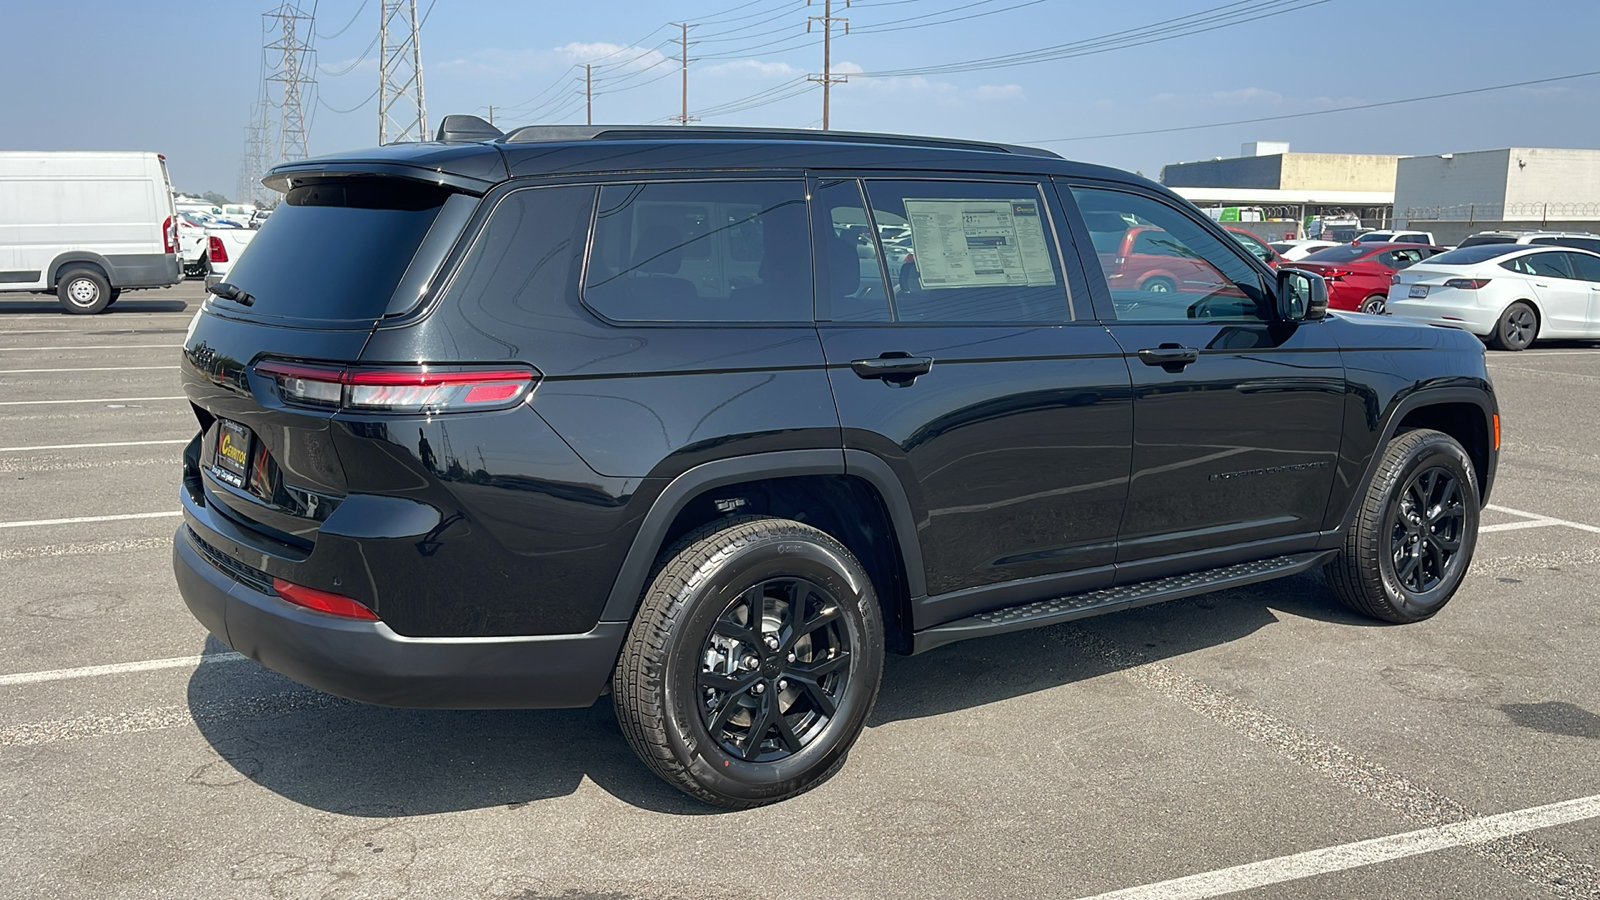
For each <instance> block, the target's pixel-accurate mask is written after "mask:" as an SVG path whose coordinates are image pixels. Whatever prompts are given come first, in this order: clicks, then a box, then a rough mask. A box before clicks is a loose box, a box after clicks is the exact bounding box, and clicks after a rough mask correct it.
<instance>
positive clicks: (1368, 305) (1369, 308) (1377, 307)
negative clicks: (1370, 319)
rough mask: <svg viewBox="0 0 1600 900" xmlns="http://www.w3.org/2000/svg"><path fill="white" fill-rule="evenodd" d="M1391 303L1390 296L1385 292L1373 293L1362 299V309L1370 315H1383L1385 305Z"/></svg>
mask: <svg viewBox="0 0 1600 900" xmlns="http://www.w3.org/2000/svg"><path fill="white" fill-rule="evenodd" d="M1388 305H1389V298H1388V297H1386V296H1384V295H1383V294H1373V295H1372V296H1371V297H1368V298H1367V299H1365V300H1363V301H1361V311H1362V312H1364V313H1366V314H1367V315H1369V316H1381V315H1383V310H1384V307H1386V306H1388Z"/></svg>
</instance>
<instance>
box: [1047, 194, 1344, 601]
mask: <svg viewBox="0 0 1600 900" xmlns="http://www.w3.org/2000/svg"><path fill="white" fill-rule="evenodd" d="M1061 187H1063V188H1064V189H1065V191H1064V192H1065V193H1066V194H1067V195H1068V197H1070V198H1073V199H1075V201H1076V206H1077V207H1078V208H1079V209H1081V210H1082V219H1081V220H1079V221H1084V222H1086V223H1087V226H1086V227H1087V228H1088V229H1089V231H1090V232H1091V235H1090V236H1091V241H1092V242H1093V243H1094V244H1100V243H1101V242H1103V241H1106V240H1108V239H1110V238H1111V237H1112V236H1108V235H1101V234H1093V230H1094V229H1095V228H1096V227H1098V226H1100V225H1113V223H1118V222H1120V223H1123V227H1127V228H1136V227H1154V228H1159V229H1160V230H1161V231H1162V233H1163V234H1164V235H1165V236H1166V237H1165V239H1166V240H1168V241H1170V242H1171V245H1172V250H1173V252H1174V253H1177V254H1179V255H1181V256H1183V257H1184V258H1186V259H1189V260H1191V261H1192V262H1193V263H1195V264H1196V265H1204V266H1206V268H1207V271H1208V274H1207V275H1206V276H1204V277H1197V278H1195V279H1193V280H1191V281H1190V282H1188V283H1186V284H1184V285H1181V286H1179V288H1178V289H1177V290H1176V291H1172V292H1152V291H1148V290H1144V291H1140V290H1126V289H1108V288H1105V287H1100V290H1102V291H1105V293H1103V294H1100V296H1099V297H1098V298H1097V299H1098V301H1099V302H1098V303H1097V309H1098V310H1099V311H1100V314H1101V315H1102V317H1103V318H1104V319H1105V322H1106V326H1107V328H1108V329H1109V330H1110V332H1111V333H1112V335H1113V336H1114V337H1115V338H1116V341H1117V344H1118V345H1119V347H1120V352H1121V353H1122V355H1123V358H1124V359H1125V360H1126V362H1127V365H1128V369H1129V371H1130V372H1131V373H1132V378H1133V389H1134V401H1133V419H1134V444H1133V473H1132V482H1131V484H1130V486H1129V490H1128V505H1127V511H1126V513H1125V514H1124V516H1123V520H1122V527H1121V529H1120V530H1119V533H1118V549H1117V553H1116V560H1117V580H1118V581H1119V582H1128V581H1139V580H1143V579H1146V578H1151V577H1159V576H1161V575H1166V574H1172V573H1175V572H1181V571H1188V570H1192V569H1195V568H1200V567H1203V566H1204V565H1222V564H1226V563H1230V562H1238V561H1243V560H1246V559H1251V558H1261V557H1265V556H1270V555H1274V554H1276V553H1284V552H1292V551H1294V550H1300V549H1306V548H1308V547H1309V546H1311V545H1312V544H1314V543H1315V541H1316V537H1317V532H1318V531H1319V530H1320V529H1321V527H1322V520H1323V516H1324V512H1325V510H1326V507H1327V503H1328V496H1329V491H1330V488H1331V487H1332V484H1333V472H1334V464H1335V462H1336V460H1337V455H1338V451H1339V441H1340V435H1341V431H1342V421H1343V410H1344V403H1345V399H1344V393H1345V386H1344V368H1343V364H1342V362H1341V360H1340V356H1339V351H1338V347H1337V346H1336V344H1335V343H1334V341H1333V338H1332V334H1331V332H1332V329H1331V328H1329V327H1325V326H1326V323H1323V322H1308V323H1303V324H1289V323H1282V322H1279V321H1276V320H1275V317H1274V315H1273V313H1272V311H1271V295H1270V293H1269V290H1268V287H1267V272H1266V271H1265V270H1264V269H1261V268H1258V267H1257V266H1255V265H1254V264H1252V263H1251V262H1249V261H1248V260H1247V258H1246V256H1245V254H1244V251H1243V250H1242V248H1240V247H1239V245H1238V244H1237V242H1235V241H1233V240H1231V239H1229V238H1228V237H1226V236H1225V235H1222V234H1218V233H1216V231H1215V228H1214V226H1208V225H1207V224H1204V219H1202V218H1201V217H1199V216H1196V215H1194V214H1193V213H1191V212H1189V211H1187V210H1184V209H1182V208H1180V207H1179V206H1178V205H1177V204H1175V203H1173V202H1172V201H1169V200H1168V199H1166V198H1164V197H1161V196H1159V195H1157V194H1155V193H1154V192H1146V191H1142V190H1139V189H1137V188H1130V187H1124V186H1116V185H1102V184H1095V183H1087V182H1086V183H1062V184H1061ZM1063 199H1067V197H1064V198H1063ZM1070 214H1071V213H1070V212H1069V215H1070ZM1081 243H1083V242H1080V244H1081ZM1091 277H1092V275H1091ZM1104 283H1105V282H1102V284H1104ZM1185 554H1186V555H1187V556H1182V555H1185Z"/></svg>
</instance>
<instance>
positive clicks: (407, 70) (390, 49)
mask: <svg viewBox="0 0 1600 900" xmlns="http://www.w3.org/2000/svg"><path fill="white" fill-rule="evenodd" d="M380 5H381V6H382V7H383V9H382V16H383V18H382V19H381V20H380V21H379V23H378V45H379V48H380V49H379V55H378V143H379V144H392V143H400V142H402V141H425V140H427V139H428V106H427V104H426V103H425V102H423V96H422V37H421V30H422V22H421V20H419V19H418V18H417V0H383V2H382V3H381V4H380Z"/></svg>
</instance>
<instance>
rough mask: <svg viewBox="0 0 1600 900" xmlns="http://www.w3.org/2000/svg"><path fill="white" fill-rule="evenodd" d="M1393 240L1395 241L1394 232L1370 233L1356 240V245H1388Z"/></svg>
mask: <svg viewBox="0 0 1600 900" xmlns="http://www.w3.org/2000/svg"><path fill="white" fill-rule="evenodd" d="M1392 240H1394V232H1392V231H1369V232H1367V233H1366V234H1363V235H1362V236H1360V237H1358V238H1356V243H1358V244H1371V243H1387V242H1389V241H1392Z"/></svg>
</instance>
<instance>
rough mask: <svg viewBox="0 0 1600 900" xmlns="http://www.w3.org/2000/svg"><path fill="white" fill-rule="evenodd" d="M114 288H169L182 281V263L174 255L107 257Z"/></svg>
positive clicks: (142, 254) (147, 254)
mask: <svg viewBox="0 0 1600 900" xmlns="http://www.w3.org/2000/svg"><path fill="white" fill-rule="evenodd" d="M106 264H107V265H109V266H110V267H111V271H110V272H109V273H107V274H109V275H110V276H111V286H112V287H115V288H154V287H170V286H171V285H174V284H177V283H178V282H180V281H182V280H183V262H182V261H181V260H179V259H178V254H176V253H134V254H128V255H125V256H108V257H106Z"/></svg>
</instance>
